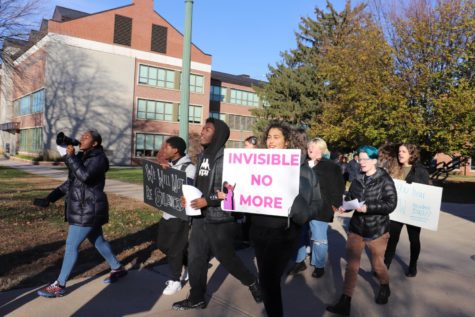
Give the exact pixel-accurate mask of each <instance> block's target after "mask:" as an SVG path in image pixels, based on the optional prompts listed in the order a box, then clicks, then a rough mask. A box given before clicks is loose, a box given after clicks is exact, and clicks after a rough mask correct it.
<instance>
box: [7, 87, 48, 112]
mask: <svg viewBox="0 0 475 317" xmlns="http://www.w3.org/2000/svg"><path fill="white" fill-rule="evenodd" d="M44 105H45V90H44V89H41V90H38V91H36V92H34V93H32V94H29V95H27V96H23V97H21V98H20V99H17V100H15V101H14V102H13V107H14V111H15V114H16V115H17V116H24V115H28V114H32V113H36V112H42V111H44Z"/></svg>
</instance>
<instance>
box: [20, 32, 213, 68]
mask: <svg viewBox="0 0 475 317" xmlns="http://www.w3.org/2000/svg"><path fill="white" fill-rule="evenodd" d="M52 41H55V42H57V43H61V44H64V45H69V46H74V47H79V48H85V49H90V50H95V51H99V52H103V53H109V54H115V55H121V56H127V57H133V58H136V59H142V60H147V61H152V62H156V63H161V64H166V65H172V66H176V67H181V66H182V59H181V58H176V57H171V56H166V55H160V54H155V53H151V52H144V51H140V50H136V49H133V48H128V47H123V46H119V45H112V44H107V43H101V42H97V41H91V40H85V39H81V38H77V37H72V36H67V35H62V34H56V33H48V34H47V35H46V36H45V37H43V38H42V39H41V40H40V41H38V43H36V44H35V45H33V46H32V47H30V48H29V49H28V50H27V51H26V52H25V53H23V54H22V55H21V56H20V57H19V58H17V59H16V60H15V62H14V65H15V66H18V65H20V64H21V63H22V62H23V61H25V60H26V59H27V58H28V57H30V56H31V55H33V54H34V53H35V52H37V51H38V50H39V49H41V48H43V47H44V46H45V45H46V44H47V43H49V42H52ZM191 69H193V70H197V71H202V72H207V73H210V72H211V65H208V64H203V63H198V62H193V61H192V62H191Z"/></svg>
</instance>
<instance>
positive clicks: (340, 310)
mask: <svg viewBox="0 0 475 317" xmlns="http://www.w3.org/2000/svg"><path fill="white" fill-rule="evenodd" d="M350 308H351V296H348V295H345V294H343V295H341V297H340V300H339V301H338V303H336V304H335V305H333V306H328V307H327V310H328V311H329V312H331V313H334V314H338V315H342V316H350Z"/></svg>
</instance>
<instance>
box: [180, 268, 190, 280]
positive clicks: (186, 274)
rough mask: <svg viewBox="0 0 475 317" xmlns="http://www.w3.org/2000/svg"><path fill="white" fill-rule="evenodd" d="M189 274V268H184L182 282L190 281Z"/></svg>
mask: <svg viewBox="0 0 475 317" xmlns="http://www.w3.org/2000/svg"><path fill="white" fill-rule="evenodd" d="M188 279H189V276H188V269H187V268H186V267H185V268H184V269H183V274H182V275H181V281H182V282H188Z"/></svg>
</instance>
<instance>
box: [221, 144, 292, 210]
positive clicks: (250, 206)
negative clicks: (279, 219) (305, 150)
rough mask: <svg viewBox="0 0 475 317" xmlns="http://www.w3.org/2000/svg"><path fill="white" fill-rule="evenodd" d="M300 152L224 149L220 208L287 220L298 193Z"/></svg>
mask: <svg viewBox="0 0 475 317" xmlns="http://www.w3.org/2000/svg"><path fill="white" fill-rule="evenodd" d="M300 153H301V152H300V150H289V149H283V150H277V149H270V150H269V149H225V150H224V165H223V188H222V190H223V191H224V192H225V194H226V198H225V199H224V200H223V202H222V204H221V207H222V208H223V209H224V210H227V211H239V212H248V213H255V214H265V215H274V216H283V217H287V215H288V214H289V210H290V207H291V206H292V202H293V201H294V198H295V197H296V196H297V194H298V192H299V177H300Z"/></svg>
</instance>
